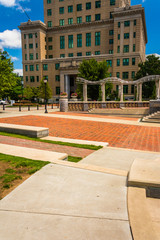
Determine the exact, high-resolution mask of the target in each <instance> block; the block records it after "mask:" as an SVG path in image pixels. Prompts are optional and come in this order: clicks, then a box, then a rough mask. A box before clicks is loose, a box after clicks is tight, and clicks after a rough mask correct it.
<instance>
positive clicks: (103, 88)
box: [101, 83, 106, 102]
mask: <svg viewBox="0 0 160 240" xmlns="http://www.w3.org/2000/svg"><path fill="white" fill-rule="evenodd" d="M101 91H102V102H105V101H106V96H105V95H106V94H105V83H101Z"/></svg>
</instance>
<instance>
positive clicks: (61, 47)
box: [60, 36, 65, 49]
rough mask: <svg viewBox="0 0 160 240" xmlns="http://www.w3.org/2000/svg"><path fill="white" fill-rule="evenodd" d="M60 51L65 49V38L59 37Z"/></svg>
mask: <svg viewBox="0 0 160 240" xmlns="http://www.w3.org/2000/svg"><path fill="white" fill-rule="evenodd" d="M60 49H65V37H64V36H60Z"/></svg>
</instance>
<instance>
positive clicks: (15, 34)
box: [0, 29, 21, 49]
mask: <svg viewBox="0 0 160 240" xmlns="http://www.w3.org/2000/svg"><path fill="white" fill-rule="evenodd" d="M0 48H1V49H3V48H21V34H20V31H19V30H17V29H13V30H5V31H4V32H0Z"/></svg>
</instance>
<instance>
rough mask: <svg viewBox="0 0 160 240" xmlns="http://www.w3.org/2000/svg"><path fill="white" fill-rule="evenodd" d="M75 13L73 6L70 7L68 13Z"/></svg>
mask: <svg viewBox="0 0 160 240" xmlns="http://www.w3.org/2000/svg"><path fill="white" fill-rule="evenodd" d="M72 12H73V5H71V6H68V13H72Z"/></svg>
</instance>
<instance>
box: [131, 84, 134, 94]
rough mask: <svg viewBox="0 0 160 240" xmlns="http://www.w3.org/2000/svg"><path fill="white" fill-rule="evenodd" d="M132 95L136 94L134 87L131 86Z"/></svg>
mask: <svg viewBox="0 0 160 240" xmlns="http://www.w3.org/2000/svg"><path fill="white" fill-rule="evenodd" d="M131 93H132V94H134V85H131Z"/></svg>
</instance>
